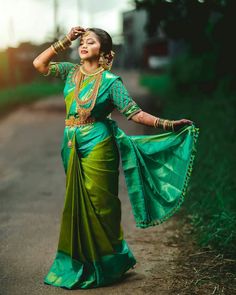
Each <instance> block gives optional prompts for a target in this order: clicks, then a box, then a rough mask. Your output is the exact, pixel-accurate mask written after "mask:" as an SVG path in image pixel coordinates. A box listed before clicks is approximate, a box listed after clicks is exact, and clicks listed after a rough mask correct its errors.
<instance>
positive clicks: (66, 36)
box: [65, 35, 72, 44]
mask: <svg viewBox="0 0 236 295" xmlns="http://www.w3.org/2000/svg"><path fill="white" fill-rule="evenodd" d="M65 38H66V39H67V40H68V41H69V43H70V44H71V43H72V40H71V39H70V37H69V36H68V35H65Z"/></svg>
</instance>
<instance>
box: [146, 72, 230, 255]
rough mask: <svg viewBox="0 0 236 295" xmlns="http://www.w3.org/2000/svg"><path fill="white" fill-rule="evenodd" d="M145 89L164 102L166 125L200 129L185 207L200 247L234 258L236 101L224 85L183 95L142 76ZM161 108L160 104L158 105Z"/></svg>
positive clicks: (159, 78)
mask: <svg viewBox="0 0 236 295" xmlns="http://www.w3.org/2000/svg"><path fill="white" fill-rule="evenodd" d="M141 84H142V85H144V86H146V87H148V88H149V89H150V90H151V92H152V93H153V94H155V96H156V97H157V100H159V101H161V104H162V109H163V113H162V114H160V115H161V116H162V117H164V118H168V119H173V120H177V119H181V118H188V119H191V120H193V121H194V122H195V125H196V126H197V127H199V129H200V134H199V140H198V145H197V155H196V158H195V163H194V168H193V173H192V179H191V181H190V184H189V193H188V196H189V197H188V198H186V201H185V203H184V205H183V207H184V208H185V209H186V211H187V212H188V213H189V216H188V217H190V220H191V223H192V224H193V226H194V229H195V231H194V234H195V238H196V240H197V241H198V243H199V245H200V246H208V247H210V248H213V249H217V250H218V251H221V252H224V253H229V254H230V255H234V251H235V250H234V247H235V242H236V198H235V191H236V180H235V179H236V178H235V167H236V157H235V150H236V140H235V136H236V128H235V118H236V111H235V110H236V95H235V94H234V93H229V92H227V89H226V88H225V87H224V85H225V84H224V83H223V81H222V83H220V84H219V87H218V88H217V89H216V90H215V91H214V92H212V93H211V94H209V93H208V94H204V93H203V92H202V91H197V90H196V88H195V89H194V91H191V90H190V91H188V92H183V91H181V93H180V92H179V91H177V90H176V88H175V86H174V85H175V83H174V82H173V83H172V81H171V77H170V76H169V75H168V73H167V74H164V75H156V76H155V75H150V76H149V75H143V76H142V77H141ZM159 103H160V102H159Z"/></svg>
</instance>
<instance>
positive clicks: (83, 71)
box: [79, 66, 104, 76]
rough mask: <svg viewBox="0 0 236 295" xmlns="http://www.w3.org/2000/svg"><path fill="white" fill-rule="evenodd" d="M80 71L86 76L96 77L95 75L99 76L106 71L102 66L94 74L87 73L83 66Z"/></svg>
mask: <svg viewBox="0 0 236 295" xmlns="http://www.w3.org/2000/svg"><path fill="white" fill-rule="evenodd" d="M79 69H80V71H81V73H82V74H84V75H85V76H95V75H97V74H99V73H101V72H103V71H104V68H103V67H102V66H100V67H99V68H97V69H96V70H95V71H94V72H92V73H89V72H87V71H86V70H85V69H84V68H83V66H80V67H79Z"/></svg>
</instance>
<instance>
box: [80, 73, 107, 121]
mask: <svg viewBox="0 0 236 295" xmlns="http://www.w3.org/2000/svg"><path fill="white" fill-rule="evenodd" d="M103 70H104V69H103ZM103 70H102V71H103ZM102 71H100V72H99V73H97V74H96V75H97V77H96V80H95V83H94V86H93V91H92V93H91V95H90V96H89V97H88V99H86V100H85V101H81V100H79V98H78V93H79V90H80V89H81V86H82V83H83V78H84V74H83V73H82V72H81V71H79V74H78V82H77V85H76V88H75V99H76V102H77V104H76V110H77V111H78V114H79V116H80V117H81V120H82V121H84V120H86V119H87V118H88V117H89V116H90V114H91V111H92V109H93V107H94V105H95V102H96V98H97V94H98V90H99V86H100V83H101V80H102ZM89 101H91V105H90V107H88V108H83V107H81V105H84V104H86V103H88V102H89Z"/></svg>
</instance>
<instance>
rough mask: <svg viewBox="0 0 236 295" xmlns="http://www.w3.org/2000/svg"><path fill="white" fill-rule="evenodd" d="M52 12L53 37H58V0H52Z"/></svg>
mask: <svg viewBox="0 0 236 295" xmlns="http://www.w3.org/2000/svg"><path fill="white" fill-rule="evenodd" d="M53 13H54V39H55V40H57V39H58V38H59V31H60V28H59V25H58V0H53Z"/></svg>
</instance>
